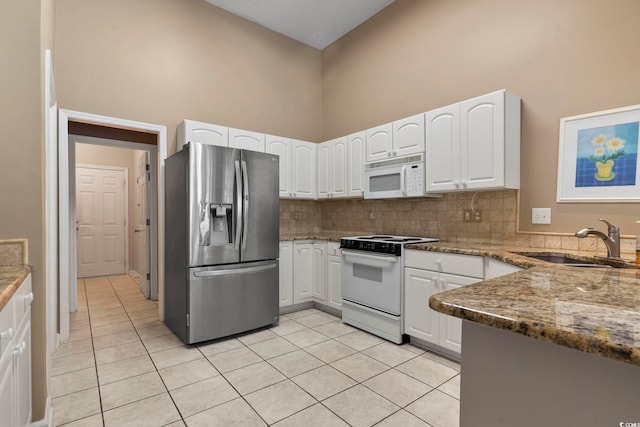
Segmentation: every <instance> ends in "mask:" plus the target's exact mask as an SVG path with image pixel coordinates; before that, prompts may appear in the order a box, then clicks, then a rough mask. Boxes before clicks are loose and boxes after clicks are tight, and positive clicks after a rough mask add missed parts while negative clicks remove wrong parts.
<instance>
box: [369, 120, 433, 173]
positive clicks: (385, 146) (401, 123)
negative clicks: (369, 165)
mask: <svg viewBox="0 0 640 427" xmlns="http://www.w3.org/2000/svg"><path fill="white" fill-rule="evenodd" d="M366 134H367V141H366V153H367V162H375V161H378V160H385V159H388V158H393V157H405V156H410V155H412V154H419V153H423V152H424V113H420V114H416V115H415V116H411V117H407V118H405V119H401V120H396V121H395V122H393V123H387V124H384V125H381V126H376V127H374V128H371V129H369V130H367V131H366Z"/></svg>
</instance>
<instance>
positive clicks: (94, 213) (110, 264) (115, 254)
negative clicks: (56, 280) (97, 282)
mask: <svg viewBox="0 0 640 427" xmlns="http://www.w3.org/2000/svg"><path fill="white" fill-rule="evenodd" d="M76 151H77V150H76ZM128 175H129V170H128V168H125V167H120V166H115V165H114V166H101V165H87V164H80V163H77V162H76V248H77V254H78V259H77V262H76V268H77V271H76V273H77V276H76V277H77V278H78V279H83V278H86V277H96V276H109V275H115V274H120V275H121V274H125V273H126V272H127V270H128V269H127V266H128V264H129V254H128V252H129V250H128V249H129V248H128V246H129V245H128V244H127V243H128V240H129V239H128V237H129V221H128V220H127V217H128V211H129V202H128V198H129V197H128V196H129V188H128V186H129V176H128Z"/></svg>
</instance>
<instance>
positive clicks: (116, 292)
mask: <svg viewBox="0 0 640 427" xmlns="http://www.w3.org/2000/svg"><path fill="white" fill-rule="evenodd" d="M108 279H109V283H110V284H111V288H112V289H113V290H114V292H115V294H116V297H117V298H118V301H120V304H122V308H123V309H124V312H125V314H126V315H127V318H128V319H129V321H130V322H131V325H132V326H133V330H134V331H135V333H136V335H137V336H138V338H139V339H140V343H141V344H142V346H143V347H144V350H145V351H146V356H147V357H148V358H149V360H150V361H151V364H152V365H153V368H154V369H155V372H156V374H157V375H158V377H159V378H160V381H161V382H162V385H163V386H164V389H165V391H166V393H167V395H168V396H169V399H171V402H172V403H173V406H174V408H176V411H177V412H178V416H179V417H180V421H182V422H183V423H185V424H186V422H185V421H184V417H183V416H182V412H180V409H179V408H178V405H176V402H175V400H174V399H173V396H172V395H171V393H170V391H169V388H168V387H167V384H166V383H165V382H164V379H163V378H162V375H160V370H159V369H158V366H157V365H156V363H155V362H154V360H153V358H152V357H151V354H150V353H149V350H148V349H147V346H146V345H145V344H144V340H143V339H142V337H141V336H140V334H139V333H138V329H137V328H136V327H135V325H133V322H132V321H131V317H130V316H129V311H127V307H126V306H125V305H124V304H123V303H122V299H121V298H120V295H119V294H118V291H117V290H116V289H115V288H114V287H113V284H112V283H111V279H110V277H108ZM147 373H148V372H147ZM128 378H133V377H128ZM160 394H161V393H159V394H156V395H153V396H147V397H145V398H143V399H139V400H137V401H136V402H139V401H142V400H144V399H148V398H149V397H154V396H159V395H160ZM131 403H133V402H127V403H126V404H125V405H122V406H126V405H129V404H131ZM122 406H119V407H122ZM113 409H115V408H113ZM103 420H104V413H103ZM176 421H177V420H176ZM176 421H172V422H170V423H168V424H171V423H173V422H176ZM168 424H167V425H168Z"/></svg>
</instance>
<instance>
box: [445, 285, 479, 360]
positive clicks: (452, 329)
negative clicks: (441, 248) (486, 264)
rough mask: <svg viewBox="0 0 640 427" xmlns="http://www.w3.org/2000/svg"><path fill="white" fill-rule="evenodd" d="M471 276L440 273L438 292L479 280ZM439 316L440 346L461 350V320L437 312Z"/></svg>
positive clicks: (457, 351) (458, 351) (456, 350)
mask: <svg viewBox="0 0 640 427" xmlns="http://www.w3.org/2000/svg"><path fill="white" fill-rule="evenodd" d="M481 280H482V279H476V278H473V277H466V276H456V275H453V274H440V277H439V281H440V286H439V290H438V292H444V291H450V290H451V289H456V288H460V287H462V286H467V285H470V284H472V283H476V282H479V281H481ZM438 316H439V317H440V321H439V323H440V332H439V335H440V343H439V344H440V346H442V347H444V348H446V349H449V350H451V351H455V352H456V353H461V352H462V320H461V319H459V318H457V317H452V316H447V315H445V314H440V313H439V314H438Z"/></svg>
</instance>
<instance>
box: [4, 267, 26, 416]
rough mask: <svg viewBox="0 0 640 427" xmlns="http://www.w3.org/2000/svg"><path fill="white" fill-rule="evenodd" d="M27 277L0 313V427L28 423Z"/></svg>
mask: <svg viewBox="0 0 640 427" xmlns="http://www.w3.org/2000/svg"><path fill="white" fill-rule="evenodd" d="M32 301H33V293H32V292H31V275H28V276H27V278H26V279H25V281H24V283H22V285H21V286H20V288H18V290H17V291H16V293H15V294H14V295H13V297H12V298H11V299H10V300H9V301H8V302H7V304H6V305H5V306H4V308H3V309H2V311H0V414H2V416H1V417H0V420H2V421H1V423H2V424H1V425H2V427H5V426H7V427H14V426H17V427H22V426H27V425H29V424H30V423H31V302H32Z"/></svg>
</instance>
